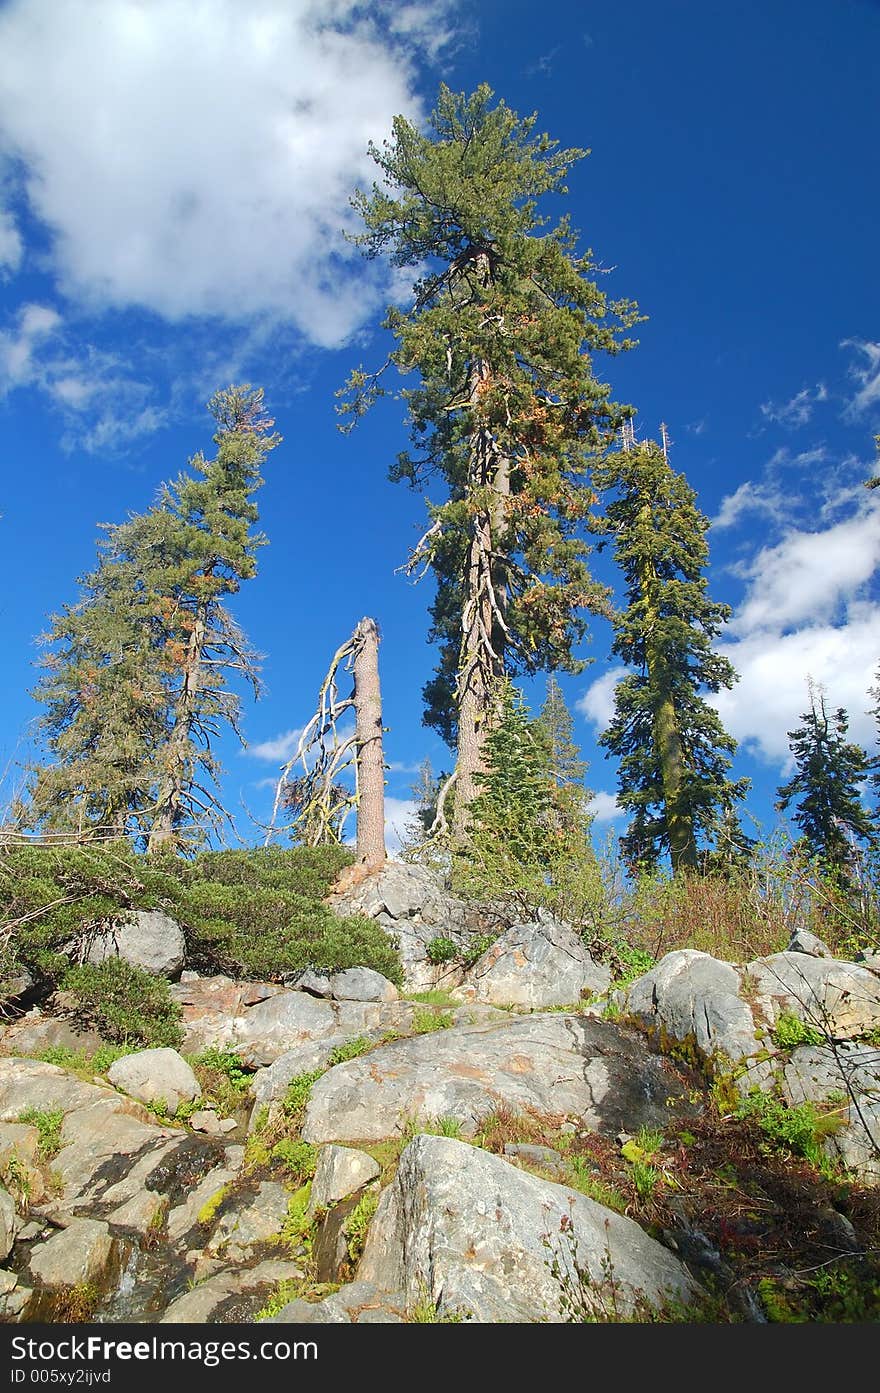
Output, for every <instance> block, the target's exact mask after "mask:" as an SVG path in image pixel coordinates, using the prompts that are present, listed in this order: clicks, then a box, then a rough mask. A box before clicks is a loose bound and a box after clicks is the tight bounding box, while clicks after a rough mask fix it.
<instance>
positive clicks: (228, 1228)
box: [205, 1180, 290, 1262]
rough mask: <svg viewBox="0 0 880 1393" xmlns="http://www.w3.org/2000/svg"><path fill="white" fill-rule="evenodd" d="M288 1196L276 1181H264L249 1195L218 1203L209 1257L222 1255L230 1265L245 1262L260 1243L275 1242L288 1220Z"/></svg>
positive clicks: (208, 1245)
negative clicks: (285, 1221)
mask: <svg viewBox="0 0 880 1393" xmlns="http://www.w3.org/2000/svg"><path fill="white" fill-rule="evenodd" d="M289 1201H290V1195H289V1193H288V1191H287V1190H285V1188H284V1186H283V1185H279V1184H278V1182H277V1181H275V1180H264V1181H262V1182H261V1183H260V1184H259V1185H258V1186H257V1189H256V1192H255V1193H253V1194H250V1195H247V1194H245V1195H236V1196H234V1197H233V1198H232V1199H231V1200H229V1201H227V1202H225V1203H221V1204H220V1206H219V1207H218V1210H217V1213H218V1215H219V1218H218V1220H217V1223H216V1225H215V1226H214V1231H213V1233H212V1234H211V1238H210V1241H209V1242H208V1243H207V1244H206V1246H205V1251H206V1253H208V1254H211V1255H213V1254H218V1255H219V1254H222V1256H223V1257H224V1258H225V1259H228V1260H229V1261H231V1262H246V1261H247V1260H248V1259H249V1258H250V1257H252V1256H253V1254H254V1252H255V1250H256V1249H257V1248H258V1247H259V1246H260V1244H265V1243H268V1242H271V1241H272V1240H274V1239H277V1238H278V1236H279V1235H280V1233H281V1226H282V1224H283V1223H284V1220H285V1219H286V1218H287V1206H288V1203H289Z"/></svg>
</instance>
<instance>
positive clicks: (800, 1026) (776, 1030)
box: [773, 1011, 825, 1050]
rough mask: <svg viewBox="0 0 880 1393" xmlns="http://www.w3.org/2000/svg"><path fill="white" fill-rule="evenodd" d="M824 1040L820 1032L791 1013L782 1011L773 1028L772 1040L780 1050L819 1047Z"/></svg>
mask: <svg viewBox="0 0 880 1393" xmlns="http://www.w3.org/2000/svg"><path fill="white" fill-rule="evenodd" d="M824 1038H825V1037H824V1036H823V1035H822V1032H821V1031H819V1030H816V1028H815V1026H812V1025H807V1023H806V1021H802V1020H801V1018H800V1016H796V1015H795V1014H794V1012H793V1011H783V1012H782V1014H781V1015H780V1017H779V1019H778V1020H777V1022H776V1024H775V1025H774V1027H773V1039H774V1040H775V1042H776V1044H777V1045H778V1046H779V1048H780V1049H781V1050H794V1049H797V1047H798V1045H821V1044H822V1041H823V1039H824Z"/></svg>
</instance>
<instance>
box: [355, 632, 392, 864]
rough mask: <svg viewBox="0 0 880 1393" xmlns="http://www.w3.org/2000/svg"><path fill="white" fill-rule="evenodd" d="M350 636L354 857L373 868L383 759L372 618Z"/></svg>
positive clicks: (381, 834)
mask: <svg viewBox="0 0 880 1393" xmlns="http://www.w3.org/2000/svg"><path fill="white" fill-rule="evenodd" d="M353 637H354V641H355V653H354V714H355V735H354V738H355V747H356V755H355V760H356V769H357V857H358V862H359V863H360V864H361V865H363V866H365V867H366V868H368V869H370V870H372V869H374V868H377V867H379V866H381V865H382V863H383V861H384V860H385V758H384V755H383V752H382V698H381V695H380V691H379V629H378V626H377V624H376V621H375V619H367V618H365V619H362V620H361V622H360V623H359V624H358V626H357V628H356V629H355V631H354V635H353Z"/></svg>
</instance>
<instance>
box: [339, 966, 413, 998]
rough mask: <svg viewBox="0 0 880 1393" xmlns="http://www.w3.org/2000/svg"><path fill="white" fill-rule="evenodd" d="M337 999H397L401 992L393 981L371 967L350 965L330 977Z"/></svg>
mask: <svg viewBox="0 0 880 1393" xmlns="http://www.w3.org/2000/svg"><path fill="white" fill-rule="evenodd" d="M330 985H331V988H332V993H333V996H334V997H335V998H336V1000H337V1001H396V1000H397V998H398V996H399V995H400V993H399V992H398V990H397V988H396V987H395V985H394V983H393V982H389V980H388V978H387V977H383V976H382V973H381V972H374V971H373V969H372V968H371V967H349V968H346V969H345V971H344V972H334V973H333V976H332V977H331V978H330Z"/></svg>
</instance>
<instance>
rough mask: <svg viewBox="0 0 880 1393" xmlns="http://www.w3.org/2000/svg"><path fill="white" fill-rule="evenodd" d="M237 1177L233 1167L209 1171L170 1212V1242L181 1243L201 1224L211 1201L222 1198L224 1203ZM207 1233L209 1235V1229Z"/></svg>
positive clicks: (168, 1229) (168, 1225)
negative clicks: (203, 1213) (206, 1206)
mask: <svg viewBox="0 0 880 1393" xmlns="http://www.w3.org/2000/svg"><path fill="white" fill-rule="evenodd" d="M235 1176H236V1171H235V1170H234V1169H233V1168H232V1167H231V1166H216V1167H215V1168H214V1169H213V1170H210V1171H208V1173H207V1175H204V1176H202V1178H201V1180H199V1182H198V1184H197V1185H195V1186H194V1187H193V1189H192V1190H191V1191H190V1192H189V1194H188V1195H187V1197H186V1199H185V1200H184V1201H183V1203H182V1204H179V1205H175V1207H174V1208H173V1209H172V1210H171V1211H170V1212H169V1215H168V1222H167V1234H168V1239H169V1242H171V1243H179V1242H180V1240H181V1239H182V1238H183V1237H184V1236H185V1235H186V1234H188V1233H189V1232H190V1230H191V1229H194V1228H195V1226H196V1225H197V1224H198V1222H199V1215H200V1214H201V1212H202V1210H203V1209H204V1207H205V1205H206V1204H208V1203H209V1201H211V1200H213V1199H215V1198H216V1197H217V1196H220V1197H221V1202H222V1197H223V1195H224V1193H225V1191H226V1190H227V1189H228V1188H229V1186H230V1185H231V1184H232V1182H233V1180H234V1179H235ZM219 1210H220V1204H219V1203H218V1205H217V1209H216V1211H215V1212H217V1213H219ZM205 1233H207V1229H206V1230H205Z"/></svg>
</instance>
